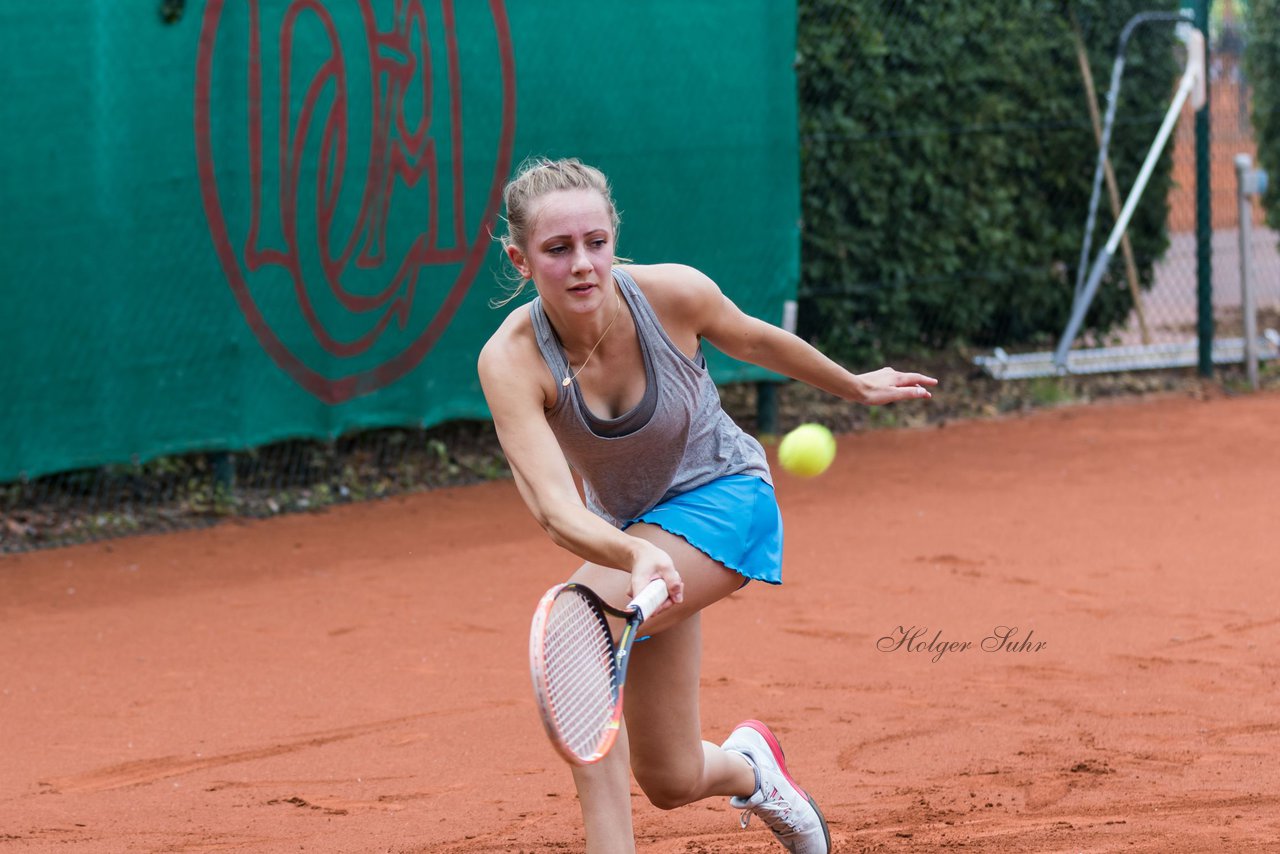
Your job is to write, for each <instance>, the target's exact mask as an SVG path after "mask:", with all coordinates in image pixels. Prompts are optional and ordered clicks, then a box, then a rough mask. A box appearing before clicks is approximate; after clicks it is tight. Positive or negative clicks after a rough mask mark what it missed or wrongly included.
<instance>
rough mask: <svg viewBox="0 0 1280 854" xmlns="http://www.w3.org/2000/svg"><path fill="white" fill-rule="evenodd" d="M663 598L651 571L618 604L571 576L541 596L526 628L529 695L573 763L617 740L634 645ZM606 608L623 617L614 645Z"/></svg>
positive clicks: (596, 755)
mask: <svg viewBox="0 0 1280 854" xmlns="http://www.w3.org/2000/svg"><path fill="white" fill-rule="evenodd" d="M665 601H667V585H666V582H664V581H663V580H662V579H661V578H655V579H654V580H653V581H651V582H649V585H648V586H647V587H645V589H644V590H642V591H640V595H639V596H637V597H636V598H635V599H634V600H632V602H631V604H629V605H628V606H627V608H626V610H623V611H620V610H618V609H617V608H614V607H613V606H611V605H609V604H608V603H607V602H604V601H603V600H602V599H601V598H600V597H599V596H597V595H596V594H595V592H594V591H593V590H591V589H590V588H589V587H585V586H583V585H581V584H577V583H574V582H569V583H568V584H558V585H556V586H555V587H552V588H551V589H550V590H548V591H547V593H546V595H545V596H543V597H542V601H540V602H539V603H538V610H537V611H536V612H535V613H534V615H533V627H532V628H531V629H530V631H529V670H530V672H531V674H532V675H533V694H534V697H535V698H536V699H537V701H538V711H539V712H541V714H542V723H543V725H544V726H545V727H546V728H547V735H548V736H550V737H551V743H552V744H553V745H554V746H555V748H556V750H558V751H559V752H560V755H561V756H563V757H564V758H565V759H566V760H568V761H569V762H571V763H573V764H574V765H590V764H591V763H593V762H599V761H600V760H601V759H603V758H604V756H605V754H606V753H608V752H609V749H610V748H611V747H613V744H614V742H615V741H617V739H618V728H619V726H620V725H621V723H622V686H623V683H624V682H625V681H626V678H627V656H628V655H629V654H630V652H631V644H632V643H633V642H634V641H635V639H636V631H637V629H639V628H640V624H641V623H643V622H644V621H645V619H647V618H648V617H649V616H650V615H651V614H653V612H654V611H656V610H657V609H658V606H660V605H661V604H662V603H663V602H665ZM608 614H612V615H614V616H615V617H622V618H624V619H626V621H627V622H626V625H625V626H623V629H622V634H621V635H620V636H619V638H618V642H617V643H616V644H615V643H614V641H613V633H612V632H610V631H609V622H608V620H607V619H606V615H608Z"/></svg>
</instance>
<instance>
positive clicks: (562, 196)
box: [511, 190, 614, 312]
mask: <svg viewBox="0 0 1280 854" xmlns="http://www.w3.org/2000/svg"><path fill="white" fill-rule="evenodd" d="M531 220H532V223H533V227H532V228H531V229H530V232H529V238H528V241H527V245H526V247H525V251H524V252H520V251H519V250H518V249H515V250H514V251H512V252H511V260H512V261H513V262H514V263H515V265H516V269H518V270H520V273H521V275H523V276H524V277H525V278H528V279H532V280H533V283H534V285H535V286H536V287H537V289H538V294H539V295H540V296H541V297H542V298H543V300H544V301H547V302H550V303H553V304H555V305H557V306H563V307H564V308H566V309H568V310H570V311H574V312H589V311H594V310H595V309H596V308H598V307H599V306H600V304H601V302H602V300H603V299H604V298H605V297H606V296H607V295H608V294H609V293H610V292H611V290H612V288H611V286H610V285H611V283H612V281H613V279H612V272H611V271H612V269H613V258H614V254H613V249H614V246H613V223H612V220H611V218H610V216H609V204H608V202H606V201H605V199H604V196H602V195H600V193H598V192H596V191H595V190H557V191H555V192H551V193H548V194H546V195H545V196H542V197H541V198H539V199H537V200H536V201H535V202H534V205H533V216H532V217H531ZM512 248H513V249H514V247H512Z"/></svg>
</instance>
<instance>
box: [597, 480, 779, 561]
mask: <svg viewBox="0 0 1280 854" xmlns="http://www.w3.org/2000/svg"><path fill="white" fill-rule="evenodd" d="M637 522H648V523H649V524H651V525H657V526H658V527H659V528H662V529H663V530H664V531H668V532H670V533H672V534H675V535H676V536H678V537H682V538H684V539H685V540H687V541H688V543H689V544H690V545H691V546H693V547H694V548H696V549H697V550H698V551H700V552H703V553H704V554H706V555H707V556H708V557H710V558H711V559H712V560H714V561H716V562H717V563H720V564H722V565H724V566H726V567H728V568H729V569H732V570H733V571H734V572H736V573H738V574H739V575H741V576H742V577H743V578H745V579H747V580H748V581H765V582H768V583H769V584H781V583H782V514H781V513H780V512H779V511H778V499H777V498H776V497H775V496H774V494H773V487H772V486H770V485H769V484H768V483H766V482H765V481H764V480H762V479H760V478H758V477H756V476H754V475H746V474H734V475H728V476H726V477H722V478H720V479H718V480H713V481H711V482H710V483H707V484H704V485H702V486H699V487H697V488H695V489H691V490H689V491H688V492H685V493H682V494H680V495H677V496H675V497H673V498H669V499H668V500H666V501H664V502H662V503H661V504H658V505H657V506H655V507H653V508H652V509H650V510H647V511H645V512H644V513H642V514H640V515H639V516H637V517H636V518H635V519H631V520H629V521H628V522H627V523H626V524H625V525H623V526H622V527H623V530H626V529H627V528H628V527H630V526H631V525H634V524H636V523H637ZM743 583H744V584H745V583H746V582H745V581H744V582H743Z"/></svg>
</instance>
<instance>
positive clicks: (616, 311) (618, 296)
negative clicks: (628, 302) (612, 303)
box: [560, 291, 622, 388]
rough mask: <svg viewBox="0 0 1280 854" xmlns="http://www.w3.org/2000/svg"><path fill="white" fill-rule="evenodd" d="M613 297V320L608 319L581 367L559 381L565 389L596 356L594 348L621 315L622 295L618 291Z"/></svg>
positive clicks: (566, 356) (566, 358)
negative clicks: (614, 304)
mask: <svg viewBox="0 0 1280 854" xmlns="http://www.w3.org/2000/svg"><path fill="white" fill-rule="evenodd" d="M613 295H614V297H615V298H616V299H617V301H618V306H617V308H615V309H614V310H613V318H612V319H610V321H609V325H608V326H606V327H605V328H604V332H601V333H600V337H599V338H598V339H597V340H596V346H595V347H592V348H591V352H590V353H588V354H587V358H585V359H583V360H582V367H580V368H578V370H576V371H574V372H573V373H572V374H570V375H569V376H567V377H565V378H564V379H563V380H561V381H560V385H562V386H564V387H565V388H568V387H569V383H571V382H573V381H574V380H576V379H577V378H578V374H580V373H582V369H583V368H585V367H586V366H587V362H590V361H591V357H592V356H594V355H595V354H596V347H599V346H600V342H601V341H603V340H604V336H606V335H608V334H609V330H610V329H612V328H613V321H615V320H617V319H618V315H619V314H622V294H621V293H619V292H618V291H614V292H613ZM568 362H569V357H568V354H566V355H565V363H566V364H567V363H568ZM569 367H570V368H572V367H573V365H569Z"/></svg>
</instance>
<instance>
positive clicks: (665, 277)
mask: <svg viewBox="0 0 1280 854" xmlns="http://www.w3.org/2000/svg"><path fill="white" fill-rule="evenodd" d="M659 275H660V280H661V285H660V289H661V290H662V291H663V292H664V293H663V296H662V297H660V299H668V300H670V301H672V302H673V303H676V304H678V305H676V306H673V307H674V308H675V311H676V312H677V314H676V316H679V317H681V318H686V319H687V321H685V322H688V323H690V324H692V325H693V331H694V332H695V333H696V334H698V335H700V336H701V337H703V338H705V339H706V340H707V341H709V342H711V343H712V344H714V345H715V346H716V347H717V348H718V349H720V350H721V351H723V352H724V353H725V354H726V355H729V356H732V357H733V358H735V359H739V360H741V361H743V362H750V363H751V364H753V365H759V366H760V367H762V368H766V369H768V370H770V371H774V372H775V373H779V374H783V375H784V376H788V377H791V378H792V379H796V380H799V381H801V382H803V383H807V384H809V385H811V386H814V387H815V388H820V389H822V390H823V391H826V392H830V393H831V394H834V395H837V396H838V397H841V398H843V399H845V400H852V401H855V402H858V403H865V404H868V405H880V404H885V403H893V402H895V401H898V400H916V399H920V398H928V397H931V396H932V395H930V393H929V390H928V387H929V386H935V385H937V384H938V381H937V380H936V379H934V378H933V377H929V376H925V375H924V374H917V373H909V372H903V371H897V370H894V369H893V368H881V369H879V370H877V371H871V372H869V373H864V374H854V373H851V372H849V371H847V370H845V369H844V368H843V367H841V366H840V365H838V364H837V363H835V362H834V361H832V360H831V359H829V358H827V357H826V356H824V355H823V354H822V353H821V352H819V351H818V350H817V349H816V348H814V347H813V346H811V345H810V344H809V343H808V342H806V341H804V340H803V339H801V338H799V337H797V336H795V335H792V334H791V333H790V332H787V331H786V330H784V329H780V328H779V327H777V326H774V325H772V324H769V323H765V322H764V321H763V320H760V319H758V318H755V317H751V316H750V315H747V314H745V313H744V312H743V311H742V310H741V309H739V308H738V307H737V306H736V305H735V304H734V303H733V301H732V300H730V299H729V298H728V297H726V296H725V295H724V293H723V292H721V290H720V288H719V287H718V286H717V285H716V284H715V282H713V281H711V279H709V278H707V277H706V276H704V275H703V274H702V273H699V272H698V271H697V270H694V269H692V268H690V267H682V266H677V265H666V266H664V267H663V268H662V270H661V273H660V274H659Z"/></svg>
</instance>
